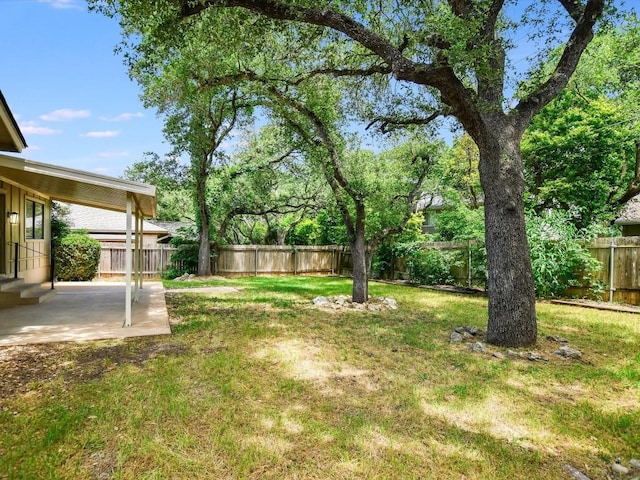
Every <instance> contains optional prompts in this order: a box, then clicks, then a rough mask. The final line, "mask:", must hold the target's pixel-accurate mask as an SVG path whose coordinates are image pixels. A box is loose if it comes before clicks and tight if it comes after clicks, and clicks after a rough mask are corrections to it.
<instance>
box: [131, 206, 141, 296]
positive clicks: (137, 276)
mask: <svg viewBox="0 0 640 480" xmlns="http://www.w3.org/2000/svg"><path fill="white" fill-rule="evenodd" d="M134 220H135V222H136V226H135V242H134V255H133V266H134V272H135V277H134V289H133V301H134V302H139V301H140V210H138V208H137V207H136V214H135V218H134Z"/></svg>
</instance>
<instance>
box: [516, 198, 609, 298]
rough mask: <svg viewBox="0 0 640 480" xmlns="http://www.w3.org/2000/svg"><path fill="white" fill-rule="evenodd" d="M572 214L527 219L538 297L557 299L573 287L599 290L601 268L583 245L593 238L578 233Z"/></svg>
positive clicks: (552, 214)
mask: <svg viewBox="0 0 640 480" xmlns="http://www.w3.org/2000/svg"><path fill="white" fill-rule="evenodd" d="M569 216H570V214H569V213H566V212H559V211H552V212H549V213H548V214H546V215H544V216H530V217H528V219H527V236H528V238H529V249H530V251H531V266H532V269H533V277H534V281H535V284H536V295H537V296H538V297H541V298H549V297H557V296H561V295H563V294H564V293H565V291H566V290H567V289H568V288H571V287H586V288H588V289H591V290H592V291H595V290H597V289H598V288H600V286H599V285H598V283H597V281H596V278H597V273H598V271H599V270H600V268H601V264H600V262H598V260H596V259H595V258H594V257H593V256H592V255H591V254H590V253H589V251H588V250H587V249H586V248H585V247H584V246H583V245H584V243H585V242H586V241H587V240H589V239H590V238H591V237H592V235H591V234H590V232H589V231H588V230H577V229H576V227H575V226H574V225H573V223H572V222H571V221H570V219H569V218H568V217H569Z"/></svg>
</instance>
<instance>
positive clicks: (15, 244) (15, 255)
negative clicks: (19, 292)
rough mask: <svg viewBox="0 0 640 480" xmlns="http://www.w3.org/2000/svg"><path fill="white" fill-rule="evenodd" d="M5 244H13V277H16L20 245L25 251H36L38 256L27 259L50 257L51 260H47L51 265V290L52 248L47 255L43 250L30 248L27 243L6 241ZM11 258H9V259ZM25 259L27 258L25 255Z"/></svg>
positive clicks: (52, 270) (52, 280)
mask: <svg viewBox="0 0 640 480" xmlns="http://www.w3.org/2000/svg"><path fill="white" fill-rule="evenodd" d="M7 245H13V248H14V250H13V262H14V271H13V278H18V270H19V268H20V247H22V248H24V249H25V250H27V251H31V252H33V253H37V254H38V256H37V257H36V256H33V257H30V258H29V259H39V258H50V259H51V261H50V262H49V264H50V267H51V289H52V290H53V288H54V287H53V282H54V278H53V275H54V273H53V272H54V268H55V267H54V256H53V250H52V251H51V253H50V254H49V255H47V254H46V253H45V252H42V251H40V250H36V249H34V248H31V247H29V246H27V245H23V244H21V243H19V242H7ZM43 253H45V254H43ZM11 260H12V259H11V258H9V261H11ZM25 260H27V258H26V257H25Z"/></svg>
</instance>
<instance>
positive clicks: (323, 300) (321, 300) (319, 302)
mask: <svg viewBox="0 0 640 480" xmlns="http://www.w3.org/2000/svg"><path fill="white" fill-rule="evenodd" d="M312 301H313V304H314V305H315V306H316V307H330V306H331V304H332V302H331V301H329V299H328V298H327V297H322V296H319V297H316V298H314V299H313V300H312Z"/></svg>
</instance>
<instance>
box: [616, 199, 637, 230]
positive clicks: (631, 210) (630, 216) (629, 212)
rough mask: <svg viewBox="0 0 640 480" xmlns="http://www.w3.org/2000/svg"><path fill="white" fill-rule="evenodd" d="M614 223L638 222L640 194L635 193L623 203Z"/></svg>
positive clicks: (632, 223)
mask: <svg viewBox="0 0 640 480" xmlns="http://www.w3.org/2000/svg"><path fill="white" fill-rule="evenodd" d="M615 223H616V224H617V225H637V224H640V195H636V196H635V197H633V198H632V199H631V200H629V201H628V202H627V203H625V205H624V207H622V210H620V214H619V215H618V218H617V219H616V221H615Z"/></svg>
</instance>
